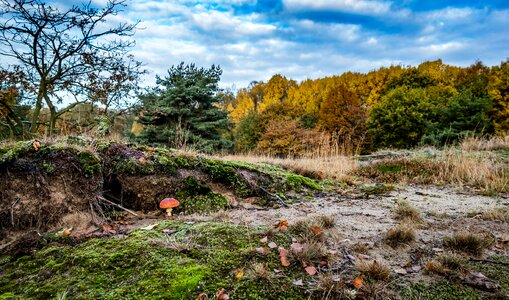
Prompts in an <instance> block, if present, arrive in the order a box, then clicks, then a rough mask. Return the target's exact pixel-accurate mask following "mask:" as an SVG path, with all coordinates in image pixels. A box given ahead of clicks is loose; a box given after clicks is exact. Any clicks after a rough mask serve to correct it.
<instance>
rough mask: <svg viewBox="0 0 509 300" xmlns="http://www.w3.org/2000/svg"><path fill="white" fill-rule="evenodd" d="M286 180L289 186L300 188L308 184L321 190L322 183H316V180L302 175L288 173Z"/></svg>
mask: <svg viewBox="0 0 509 300" xmlns="http://www.w3.org/2000/svg"><path fill="white" fill-rule="evenodd" d="M286 182H287V185H288V186H289V187H291V188H292V189H296V190H300V189H301V187H302V186H306V187H308V188H310V189H313V190H320V185H319V184H318V183H316V181H314V180H313V179H311V178H308V177H304V176H302V175H297V174H293V173H287V174H286Z"/></svg>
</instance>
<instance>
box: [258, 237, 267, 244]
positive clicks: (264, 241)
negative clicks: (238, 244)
mask: <svg viewBox="0 0 509 300" xmlns="http://www.w3.org/2000/svg"><path fill="white" fill-rule="evenodd" d="M268 240H269V238H268V237H264V238H263V239H261V240H260V243H266V242H267V241H268Z"/></svg>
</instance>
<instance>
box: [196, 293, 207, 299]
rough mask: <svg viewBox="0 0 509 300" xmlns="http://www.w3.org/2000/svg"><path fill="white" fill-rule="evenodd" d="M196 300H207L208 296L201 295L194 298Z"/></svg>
mask: <svg viewBox="0 0 509 300" xmlns="http://www.w3.org/2000/svg"><path fill="white" fill-rule="evenodd" d="M196 300H209V295H207V294H206V293H201V294H199V295H198V296H197V297H196Z"/></svg>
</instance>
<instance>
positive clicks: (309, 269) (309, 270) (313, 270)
mask: <svg viewBox="0 0 509 300" xmlns="http://www.w3.org/2000/svg"><path fill="white" fill-rule="evenodd" d="M305 270H306V272H307V273H308V274H309V275H315V274H316V273H317V272H318V270H317V269H316V268H315V267H313V266H309V267H306V269H305Z"/></svg>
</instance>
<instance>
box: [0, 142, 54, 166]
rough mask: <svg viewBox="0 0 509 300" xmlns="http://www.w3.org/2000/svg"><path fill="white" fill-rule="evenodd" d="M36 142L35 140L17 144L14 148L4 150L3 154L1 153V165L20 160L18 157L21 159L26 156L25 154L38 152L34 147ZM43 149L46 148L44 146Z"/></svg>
mask: <svg viewBox="0 0 509 300" xmlns="http://www.w3.org/2000/svg"><path fill="white" fill-rule="evenodd" d="M34 141H35V140H30V141H21V142H17V143H16V144H14V145H13V146H10V147H6V148H5V149H4V150H3V153H0V165H3V164H6V163H9V162H12V161H14V160H16V159H18V157H20V156H22V155H25V154H28V153H31V152H36V151H37V150H36V149H35V148H34V146H33V143H34ZM42 147H44V146H42ZM7 149H8V150H7ZM6 150H7V151H6Z"/></svg>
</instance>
